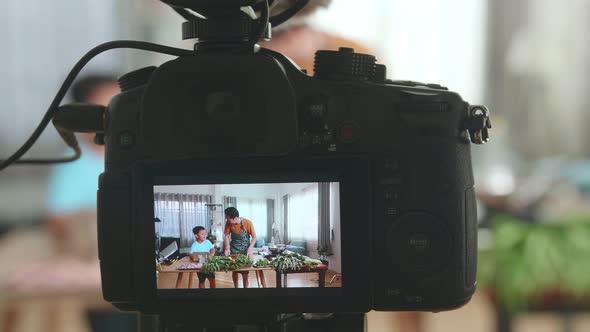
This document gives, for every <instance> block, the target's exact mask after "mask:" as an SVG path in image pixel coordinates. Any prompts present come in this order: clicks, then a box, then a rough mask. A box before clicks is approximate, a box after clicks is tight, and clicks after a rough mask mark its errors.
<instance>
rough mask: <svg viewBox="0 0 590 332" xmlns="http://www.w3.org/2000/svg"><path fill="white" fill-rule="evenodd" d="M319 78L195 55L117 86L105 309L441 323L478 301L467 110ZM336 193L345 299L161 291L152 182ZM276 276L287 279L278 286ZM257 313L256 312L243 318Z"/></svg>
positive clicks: (266, 54) (106, 192)
mask: <svg viewBox="0 0 590 332" xmlns="http://www.w3.org/2000/svg"><path fill="white" fill-rule="evenodd" d="M314 72H315V74H314V76H309V75H307V74H306V73H305V72H304V71H302V70H301V69H300V68H298V67H297V66H296V65H295V64H293V63H292V62H291V61H290V60H289V59H288V58H286V57H285V56H283V55H281V54H279V53H276V52H273V51H270V50H267V49H259V50H257V51H255V52H251V51H249V52H248V51H244V52H242V53H239V52H238V53H232V52H226V51H215V50H210V51H203V52H195V55H194V56H186V57H179V58H177V59H174V60H171V61H169V62H167V63H165V64H163V65H161V66H160V67H158V68H155V67H150V68H144V69H140V70H138V71H135V72H132V73H129V74H127V75H125V76H123V77H122V78H121V80H120V84H121V87H122V93H121V94H120V95H118V96H116V97H115V98H113V100H112V101H111V103H110V105H109V107H108V109H107V113H106V116H105V123H106V126H105V145H106V160H105V172H104V173H103V174H102V175H101V177H100V180H99V192H98V221H99V225H98V227H99V228H98V229H99V245H100V248H99V257H100V265H101V274H102V281H103V293H104V297H105V299H106V300H108V301H110V302H112V303H113V304H115V305H116V306H117V307H119V308H121V309H128V310H140V311H142V312H157V313H162V312H185V311H194V310H201V311H202V312H212V311H215V310H219V308H220V307H223V308H224V309H223V310H224V311H229V312H231V311H243V310H247V311H248V312H367V311H369V310H422V311H440V310H447V309H452V308H456V307H459V306H461V305H463V304H465V303H467V302H468V301H469V299H470V298H471V296H472V294H473V292H474V291H475V271H476V257H477V224H476V208H475V194H474V189H473V186H474V181H473V175H472V169H471V156H470V139H469V133H468V131H467V129H468V125H466V123H469V116H470V106H469V105H468V104H467V103H466V102H464V101H463V100H462V99H461V97H460V96H459V95H458V94H456V93H454V92H450V91H448V90H447V89H446V88H444V87H441V86H438V85H434V84H429V85H426V84H421V83H416V82H409V81H397V82H396V81H390V80H387V79H386V78H385V67H384V66H382V65H377V64H375V59H374V57H372V56H370V55H363V54H356V53H354V52H353V50H351V49H340V50H339V51H320V52H318V53H317V55H316V66H315V68H314ZM305 181H315V182H338V183H339V185H340V197H339V199H340V211H339V215H340V231H341V232H340V233H341V234H340V243H341V256H342V268H341V269H342V271H341V272H342V275H343V276H344V278H343V279H344V280H343V284H342V287H341V288H339V289H335V288H330V287H326V288H322V289H302V288H283V289H264V290H262V289H261V290H256V289H235V290H234V289H231V290H229V289H227V290H226V289H223V290H221V289H220V290H213V289H204V290H186V289H184V290H182V289H173V290H166V291H162V290H159V289H157V285H156V284H157V278H158V272H156V270H155V267H154V241H153V238H154V234H155V228H154V227H155V226H154V223H153V219H154V217H155V216H154V206H153V204H154V203H153V194H154V189H153V188H154V186H155V185H161V184H166V185H170V184H173V185H179V184H207V183H209V184H211V183H279V182H280V183H291V182H305ZM277 275H278V274H277ZM245 308H247V309H245Z"/></svg>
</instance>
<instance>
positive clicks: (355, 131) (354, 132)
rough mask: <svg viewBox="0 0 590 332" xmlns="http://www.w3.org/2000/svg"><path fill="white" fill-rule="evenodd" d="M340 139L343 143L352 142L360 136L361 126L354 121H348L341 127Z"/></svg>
mask: <svg viewBox="0 0 590 332" xmlns="http://www.w3.org/2000/svg"><path fill="white" fill-rule="evenodd" d="M339 133H340V135H339V138H340V141H341V142H343V143H352V142H354V141H356V140H357V139H358V137H359V128H358V126H357V125H356V124H354V123H346V124H344V125H342V126H341V127H340V132H339Z"/></svg>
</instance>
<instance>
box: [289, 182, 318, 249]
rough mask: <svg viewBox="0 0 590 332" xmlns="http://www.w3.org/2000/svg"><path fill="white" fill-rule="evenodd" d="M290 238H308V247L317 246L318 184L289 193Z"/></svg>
mask: <svg viewBox="0 0 590 332" xmlns="http://www.w3.org/2000/svg"><path fill="white" fill-rule="evenodd" d="M288 204H289V206H288V220H289V224H288V227H289V239H290V240H291V241H292V240H306V241H307V242H308V243H307V244H308V248H315V247H316V246H317V241H318V225H319V222H318V185H317V184H312V185H310V186H309V187H306V188H305V189H303V190H301V191H298V192H296V193H291V194H289V203H288Z"/></svg>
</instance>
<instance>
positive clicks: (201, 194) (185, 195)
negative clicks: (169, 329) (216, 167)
mask: <svg viewBox="0 0 590 332" xmlns="http://www.w3.org/2000/svg"><path fill="white" fill-rule="evenodd" d="M154 216H155V219H154V221H155V231H156V245H155V248H156V271H157V274H156V275H157V285H158V289H176V288H182V289H187V288H188V289H203V288H206V289H211V288H226V289H227V288H313V287H342V272H341V271H342V269H341V264H342V260H341V247H340V245H341V243H340V191H339V183H338V182H306V183H301V182H298V183H255V184H199V185H156V186H154Z"/></svg>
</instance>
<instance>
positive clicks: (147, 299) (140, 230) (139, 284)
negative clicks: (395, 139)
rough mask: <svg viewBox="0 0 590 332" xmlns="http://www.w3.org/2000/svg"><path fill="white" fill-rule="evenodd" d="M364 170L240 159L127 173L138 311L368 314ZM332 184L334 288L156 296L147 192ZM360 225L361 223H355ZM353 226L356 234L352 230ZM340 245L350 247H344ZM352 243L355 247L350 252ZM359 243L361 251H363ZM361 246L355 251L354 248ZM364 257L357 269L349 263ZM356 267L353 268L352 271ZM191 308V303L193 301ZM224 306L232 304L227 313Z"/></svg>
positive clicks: (305, 161) (348, 162)
mask: <svg viewBox="0 0 590 332" xmlns="http://www.w3.org/2000/svg"><path fill="white" fill-rule="evenodd" d="M369 180H370V173H369V162H368V161H367V160H366V159H363V158H330V159H327V158H309V157H308V158H276V157H275V158H244V159H215V160H188V161H176V162H151V163H140V164H138V165H137V166H136V167H134V169H133V176H132V182H133V183H132V184H133V192H135V193H137V194H138V195H137V196H135V197H136V200H135V201H134V209H133V212H134V213H133V219H134V222H133V228H134V231H133V232H134V242H135V244H134V246H133V248H134V257H136V260H135V264H134V265H135V268H134V271H135V275H136V276H140V275H141V276H145V277H142V278H137V277H136V278H134V279H135V282H136V291H137V299H138V304H139V307H140V310H142V311H144V312H150V311H153V312H179V311H180V312H184V311H194V310H198V311H201V312H203V311H205V312H207V311H217V310H219V308H220V307H219V306H223V308H224V310H230V311H232V310H231V308H235V311H241V310H244V308H247V309H246V310H248V312H269V311H273V312H324V311H326V309H327V308H330V309H329V310H328V311H330V312H345V311H348V312H366V311H368V310H369V308H370V298H371V296H370V294H371V288H372V287H371V283H370V280H371V278H370V276H371V275H372V273H371V272H372V271H371V270H370V267H371V266H370V260H371V259H370V258H371V257H372V256H371V255H372V253H371V250H370V248H371V247H372V246H371V213H370V211H371V209H370V206H371V205H370V202H371V198H370V193H371V191H370V181H369ZM291 182H293V183H295V182H338V183H339V184H340V186H339V188H340V229H341V269H342V275H343V276H344V275H345V276H346V277H345V280H343V283H342V287H338V288H284V289H276V288H273V289H252V288H250V289H215V290H211V289H199V290H197V289H194V290H191V291H187V290H186V289H157V283H156V269H155V266H154V260H155V256H154V252H155V248H154V241H153V239H154V236H155V226H154V223H153V218H154V208H153V204H154V203H153V188H154V186H158V185H191V184H195V185H198V184H238V183H244V184H245V183H291ZM363 219H364V220H366V221H367V222H366V223H364V224H363V223H360V224H359V222H358V221H359V220H363ZM359 226H360V227H359ZM346 243H353V244H354V245H348V246H345V244H346ZM355 243H356V244H355ZM363 243H364V245H362V244H363ZM359 244H361V245H359ZM362 250H366V253H367V258H366V259H365V260H364V261H362V260H361V261H359V260H358V259H356V257H358V255H359V251H362ZM353 265H355V268H352V266H353ZM197 300H198V301H197ZM228 304H232V305H231V306H229V307H231V308H228Z"/></svg>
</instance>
